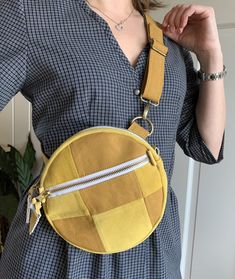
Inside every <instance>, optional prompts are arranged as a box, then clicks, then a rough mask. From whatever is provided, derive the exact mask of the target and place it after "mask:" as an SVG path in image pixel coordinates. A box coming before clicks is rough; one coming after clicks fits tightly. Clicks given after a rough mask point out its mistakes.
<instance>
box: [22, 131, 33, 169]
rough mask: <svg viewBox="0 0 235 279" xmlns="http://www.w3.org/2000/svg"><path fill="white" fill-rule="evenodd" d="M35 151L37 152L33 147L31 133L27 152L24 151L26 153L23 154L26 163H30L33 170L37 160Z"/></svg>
mask: <svg viewBox="0 0 235 279" xmlns="http://www.w3.org/2000/svg"><path fill="white" fill-rule="evenodd" d="M35 153H36V152H35V149H34V147H33V144H32V141H31V137H30V134H29V136H28V142H27V145H26V148H25V152H24V155H23V160H24V162H25V163H26V164H28V166H29V169H30V170H32V168H33V165H34V163H35V161H36V157H35Z"/></svg>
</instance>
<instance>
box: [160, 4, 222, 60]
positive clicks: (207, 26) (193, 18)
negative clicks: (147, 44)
mask: <svg viewBox="0 0 235 279" xmlns="http://www.w3.org/2000/svg"><path fill="white" fill-rule="evenodd" d="M162 25H163V31H164V34H165V35H166V36H168V37H170V38H171V39H172V40H174V41H175V42H177V43H178V44H180V45H182V46H183V47H185V48H187V49H189V50H191V51H193V52H194V53H195V54H196V55H197V57H198V59H199V61H200V57H201V59H202V60H203V59H204V57H208V55H209V56H210V55H215V54H217V55H218V54H221V46H220V41H219V35H218V30H217V26H216V19H215V13H214V10H213V8H212V7H208V6H201V5H186V4H183V5H177V6H175V7H173V8H172V9H171V10H170V11H169V12H168V13H167V14H166V15H165V17H164V20H163V23H162Z"/></svg>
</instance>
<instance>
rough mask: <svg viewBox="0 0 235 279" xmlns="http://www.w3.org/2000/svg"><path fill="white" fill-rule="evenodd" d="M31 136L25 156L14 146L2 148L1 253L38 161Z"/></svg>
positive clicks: (0, 157)
mask: <svg viewBox="0 0 235 279" xmlns="http://www.w3.org/2000/svg"><path fill="white" fill-rule="evenodd" d="M35 153H36V152H35V149H34V147H33V144H32V141H31V138H30V135H29V136H28V141H27V145H26V148H25V151H24V153H23V154H21V153H20V151H19V150H17V149H16V148H15V147H14V146H12V145H8V146H7V147H6V148H3V147H2V146H0V245H1V249H0V253H1V251H2V249H3V245H4V242H5V239H6V235H7V232H8V229H9V225H10V223H11V221H12V219H13V217H14V215H15V213H16V210H17V207H18V203H19V200H20V199H21V197H22V194H23V192H24V191H25V189H26V188H27V187H28V185H29V184H30V183H31V182H32V180H33V174H32V169H33V166H34V163H35V161H36V157H35Z"/></svg>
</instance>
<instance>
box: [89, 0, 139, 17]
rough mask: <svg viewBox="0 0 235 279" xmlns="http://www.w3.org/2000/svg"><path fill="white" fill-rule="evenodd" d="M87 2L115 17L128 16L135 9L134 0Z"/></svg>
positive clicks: (91, 0)
mask: <svg viewBox="0 0 235 279" xmlns="http://www.w3.org/2000/svg"><path fill="white" fill-rule="evenodd" d="M87 2H89V3H90V4H91V5H93V6H95V7H97V8H99V9H100V10H102V11H103V12H107V13H109V14H110V13H112V14H113V15H114V16H115V15H116V16H123V17H125V16H128V14H130V12H131V11H132V10H133V8H134V7H133V4H132V0H118V1H117V0H87Z"/></svg>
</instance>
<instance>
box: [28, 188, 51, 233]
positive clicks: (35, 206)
mask: <svg viewBox="0 0 235 279" xmlns="http://www.w3.org/2000/svg"><path fill="white" fill-rule="evenodd" d="M39 192H40V194H39V196H37V197H34V198H29V205H28V208H29V209H28V210H29V212H30V213H29V216H27V217H28V220H29V221H28V222H29V234H30V235H31V234H32V233H33V232H34V230H35V228H36V227H37V224H38V222H39V220H40V218H41V216H42V214H41V208H42V205H43V204H44V203H45V202H46V199H47V196H48V193H47V192H45V191H44V189H41V190H39Z"/></svg>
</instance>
